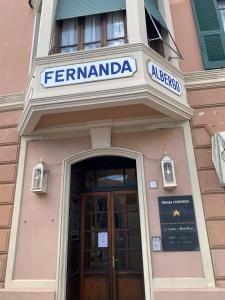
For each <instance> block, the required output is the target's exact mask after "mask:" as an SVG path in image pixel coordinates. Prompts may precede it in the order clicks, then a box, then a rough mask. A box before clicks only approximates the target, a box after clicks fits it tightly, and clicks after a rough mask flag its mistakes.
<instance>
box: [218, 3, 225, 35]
mask: <svg viewBox="0 0 225 300" xmlns="http://www.w3.org/2000/svg"><path fill="white" fill-rule="evenodd" d="M217 2H218V9H219V12H220V16H221V20H222V24H223V29H224V31H225V0H217Z"/></svg>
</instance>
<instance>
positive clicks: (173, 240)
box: [158, 196, 199, 251]
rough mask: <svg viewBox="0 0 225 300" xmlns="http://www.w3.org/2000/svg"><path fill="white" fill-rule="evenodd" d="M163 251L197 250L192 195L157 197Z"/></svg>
mask: <svg viewBox="0 0 225 300" xmlns="http://www.w3.org/2000/svg"><path fill="white" fill-rule="evenodd" d="M158 200H159V214H160V224H161V234H162V248H163V251H197V250H199V243H198V233H197V227H196V222H195V212H194V206H193V199H192V196H171V197H159V198H158Z"/></svg>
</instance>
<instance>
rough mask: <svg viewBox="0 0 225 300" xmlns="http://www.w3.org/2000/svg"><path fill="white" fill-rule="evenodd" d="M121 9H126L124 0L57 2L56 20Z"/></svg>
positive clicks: (65, 0) (69, 0) (72, 0)
mask: <svg viewBox="0 0 225 300" xmlns="http://www.w3.org/2000/svg"><path fill="white" fill-rule="evenodd" d="M131 1H132V0H131ZM123 9H126V1H125V0H58V5H57V11H56V20H64V19H69V18H75V17H82V16H90V15H96V14H101V13H106V12H111V11H117V10H123Z"/></svg>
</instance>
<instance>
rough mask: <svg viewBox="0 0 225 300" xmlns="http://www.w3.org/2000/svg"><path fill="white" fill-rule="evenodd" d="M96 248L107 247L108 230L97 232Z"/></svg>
mask: <svg viewBox="0 0 225 300" xmlns="http://www.w3.org/2000/svg"><path fill="white" fill-rule="evenodd" d="M98 248H108V232H98Z"/></svg>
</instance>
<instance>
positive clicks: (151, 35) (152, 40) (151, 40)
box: [145, 11, 164, 56]
mask: <svg viewBox="0 0 225 300" xmlns="http://www.w3.org/2000/svg"><path fill="white" fill-rule="evenodd" d="M145 18H146V27H147V37H148V45H149V47H150V48H152V49H153V50H155V51H156V52H158V53H159V54H160V55H162V56H164V48H163V41H162V39H161V38H160V36H161V35H162V30H163V28H162V26H161V25H160V24H159V23H158V22H157V21H156V20H155V24H154V23H153V22H154V21H153V20H152V19H151V18H150V16H149V14H148V13H147V11H146V12H145Z"/></svg>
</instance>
